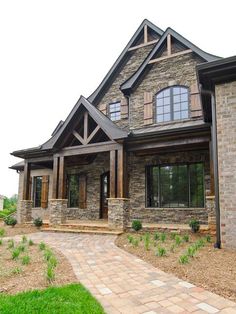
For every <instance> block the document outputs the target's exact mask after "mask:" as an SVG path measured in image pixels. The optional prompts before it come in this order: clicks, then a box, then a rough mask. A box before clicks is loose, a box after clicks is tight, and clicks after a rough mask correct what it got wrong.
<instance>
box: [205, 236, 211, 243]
mask: <svg viewBox="0 0 236 314" xmlns="http://www.w3.org/2000/svg"><path fill="white" fill-rule="evenodd" d="M205 239H206V241H207V242H209V243H210V242H211V236H210V235H209V234H207V235H206V237H205Z"/></svg>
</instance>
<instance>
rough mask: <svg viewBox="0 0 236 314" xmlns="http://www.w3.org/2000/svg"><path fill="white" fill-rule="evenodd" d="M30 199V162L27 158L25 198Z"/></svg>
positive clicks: (24, 186) (24, 182) (25, 166)
mask: <svg viewBox="0 0 236 314" xmlns="http://www.w3.org/2000/svg"><path fill="white" fill-rule="evenodd" d="M29 199H30V163H29V162H28V160H27V159H26V160H25V165H24V181H23V200H29Z"/></svg>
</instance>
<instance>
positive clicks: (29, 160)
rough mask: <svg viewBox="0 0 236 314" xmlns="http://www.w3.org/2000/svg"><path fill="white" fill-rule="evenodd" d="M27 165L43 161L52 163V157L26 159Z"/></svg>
mask: <svg viewBox="0 0 236 314" xmlns="http://www.w3.org/2000/svg"><path fill="white" fill-rule="evenodd" d="M27 160H28V162H29V163H37V162H44V161H53V156H42V157H36V158H33V157H32V158H28V159H27Z"/></svg>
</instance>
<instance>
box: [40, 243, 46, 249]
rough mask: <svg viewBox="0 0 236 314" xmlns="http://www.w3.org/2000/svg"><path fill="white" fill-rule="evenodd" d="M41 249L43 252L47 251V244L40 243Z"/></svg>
mask: <svg viewBox="0 0 236 314" xmlns="http://www.w3.org/2000/svg"><path fill="white" fill-rule="evenodd" d="M39 249H40V250H41V251H43V250H45V249H46V244H45V243H44V242H40V243H39Z"/></svg>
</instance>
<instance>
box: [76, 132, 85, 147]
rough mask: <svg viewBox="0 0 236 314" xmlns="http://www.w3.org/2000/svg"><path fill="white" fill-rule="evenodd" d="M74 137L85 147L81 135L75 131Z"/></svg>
mask: <svg viewBox="0 0 236 314" xmlns="http://www.w3.org/2000/svg"><path fill="white" fill-rule="evenodd" d="M73 135H74V136H75V137H76V138H77V140H79V141H80V143H81V144H83V145H85V140H84V139H83V138H82V136H80V135H79V133H78V132H76V131H75V130H74V131H73Z"/></svg>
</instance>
